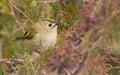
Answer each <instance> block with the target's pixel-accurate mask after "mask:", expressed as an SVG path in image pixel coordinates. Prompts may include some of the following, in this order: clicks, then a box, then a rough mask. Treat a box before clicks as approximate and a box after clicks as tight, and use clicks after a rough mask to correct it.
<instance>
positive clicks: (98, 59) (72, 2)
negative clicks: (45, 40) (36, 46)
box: [0, 0, 120, 75]
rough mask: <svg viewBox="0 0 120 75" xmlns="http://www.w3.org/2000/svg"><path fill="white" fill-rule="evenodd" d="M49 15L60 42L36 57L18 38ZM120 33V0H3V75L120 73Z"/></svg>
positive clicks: (0, 66) (0, 11)
mask: <svg viewBox="0 0 120 75" xmlns="http://www.w3.org/2000/svg"><path fill="white" fill-rule="evenodd" d="M46 17H48V18H52V19H55V20H56V21H58V22H60V24H61V25H60V26H59V30H58V33H59V35H58V42H57V44H56V45H55V47H54V48H50V49H49V50H43V49H42V48H40V53H41V56H40V57H39V58H36V57H35V56H34V55H32V53H31V51H30V50H29V49H28V48H27V47H26V45H25V44H24V41H25V40H20V41H13V39H14V38H15V37H17V36H19V35H22V34H24V33H25V32H26V30H30V31H31V32H33V30H32V26H33V24H34V22H36V21H37V20H39V19H43V18H46ZM33 33H34V32H33ZM119 38H120V0H46V1H45V0H36V1H34V0H1V1H0V51H1V57H0V58H1V59H0V75H8V74H12V75H120V46H119V45H120V39H119Z"/></svg>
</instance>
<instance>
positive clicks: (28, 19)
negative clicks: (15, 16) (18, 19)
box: [8, 0, 34, 24]
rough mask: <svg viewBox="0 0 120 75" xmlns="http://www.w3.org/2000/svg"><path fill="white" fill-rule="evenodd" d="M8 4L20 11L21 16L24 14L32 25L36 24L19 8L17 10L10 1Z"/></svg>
mask: <svg viewBox="0 0 120 75" xmlns="http://www.w3.org/2000/svg"><path fill="white" fill-rule="evenodd" d="M8 4H9V5H10V6H11V7H13V8H15V9H16V10H17V11H19V12H20V13H21V14H23V15H24V17H25V18H26V19H27V20H28V21H30V22H31V23H32V24H34V23H33V21H32V20H31V19H30V18H29V17H28V16H27V15H26V14H25V13H24V12H23V11H22V10H20V9H19V8H17V7H16V6H15V5H14V4H13V3H12V2H11V1H10V0H8Z"/></svg>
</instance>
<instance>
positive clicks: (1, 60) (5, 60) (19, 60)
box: [0, 59, 23, 62]
mask: <svg viewBox="0 0 120 75" xmlns="http://www.w3.org/2000/svg"><path fill="white" fill-rule="evenodd" d="M8 61H15V62H16V61H17V62H23V60H21V59H0V62H8Z"/></svg>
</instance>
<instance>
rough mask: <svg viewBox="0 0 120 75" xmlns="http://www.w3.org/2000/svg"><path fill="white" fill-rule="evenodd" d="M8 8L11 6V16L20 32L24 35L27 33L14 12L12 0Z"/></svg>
mask: <svg viewBox="0 0 120 75" xmlns="http://www.w3.org/2000/svg"><path fill="white" fill-rule="evenodd" d="M8 6H9V8H10V11H11V16H12V17H13V18H14V19H15V21H16V24H17V26H18V27H19V28H20V30H21V31H22V32H23V33H25V32H26V29H25V28H24V27H23V26H22V25H21V23H20V22H19V20H18V19H17V17H16V15H15V12H14V9H13V7H12V6H11V2H10V0H8Z"/></svg>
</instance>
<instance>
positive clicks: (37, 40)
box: [15, 19, 59, 51]
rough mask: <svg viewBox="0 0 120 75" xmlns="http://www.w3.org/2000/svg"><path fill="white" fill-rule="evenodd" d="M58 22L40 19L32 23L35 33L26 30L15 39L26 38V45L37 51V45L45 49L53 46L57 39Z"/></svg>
mask: <svg viewBox="0 0 120 75" xmlns="http://www.w3.org/2000/svg"><path fill="white" fill-rule="evenodd" d="M58 25H59V24H58V23H56V22H54V21H53V20H51V19H45V20H40V21H38V22H37V23H35V24H34V30H35V32H36V33H35V34H34V35H31V34H30V33H29V32H28V31H27V32H26V33H25V34H24V35H23V36H21V37H17V38H16V39H15V40H20V39H27V40H26V41H27V46H29V48H31V49H32V50H35V51H39V48H40V47H39V46H40V45H41V46H42V48H44V49H45V50H47V49H48V48H50V47H53V46H54V45H55V43H56V41H57V28H58Z"/></svg>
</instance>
